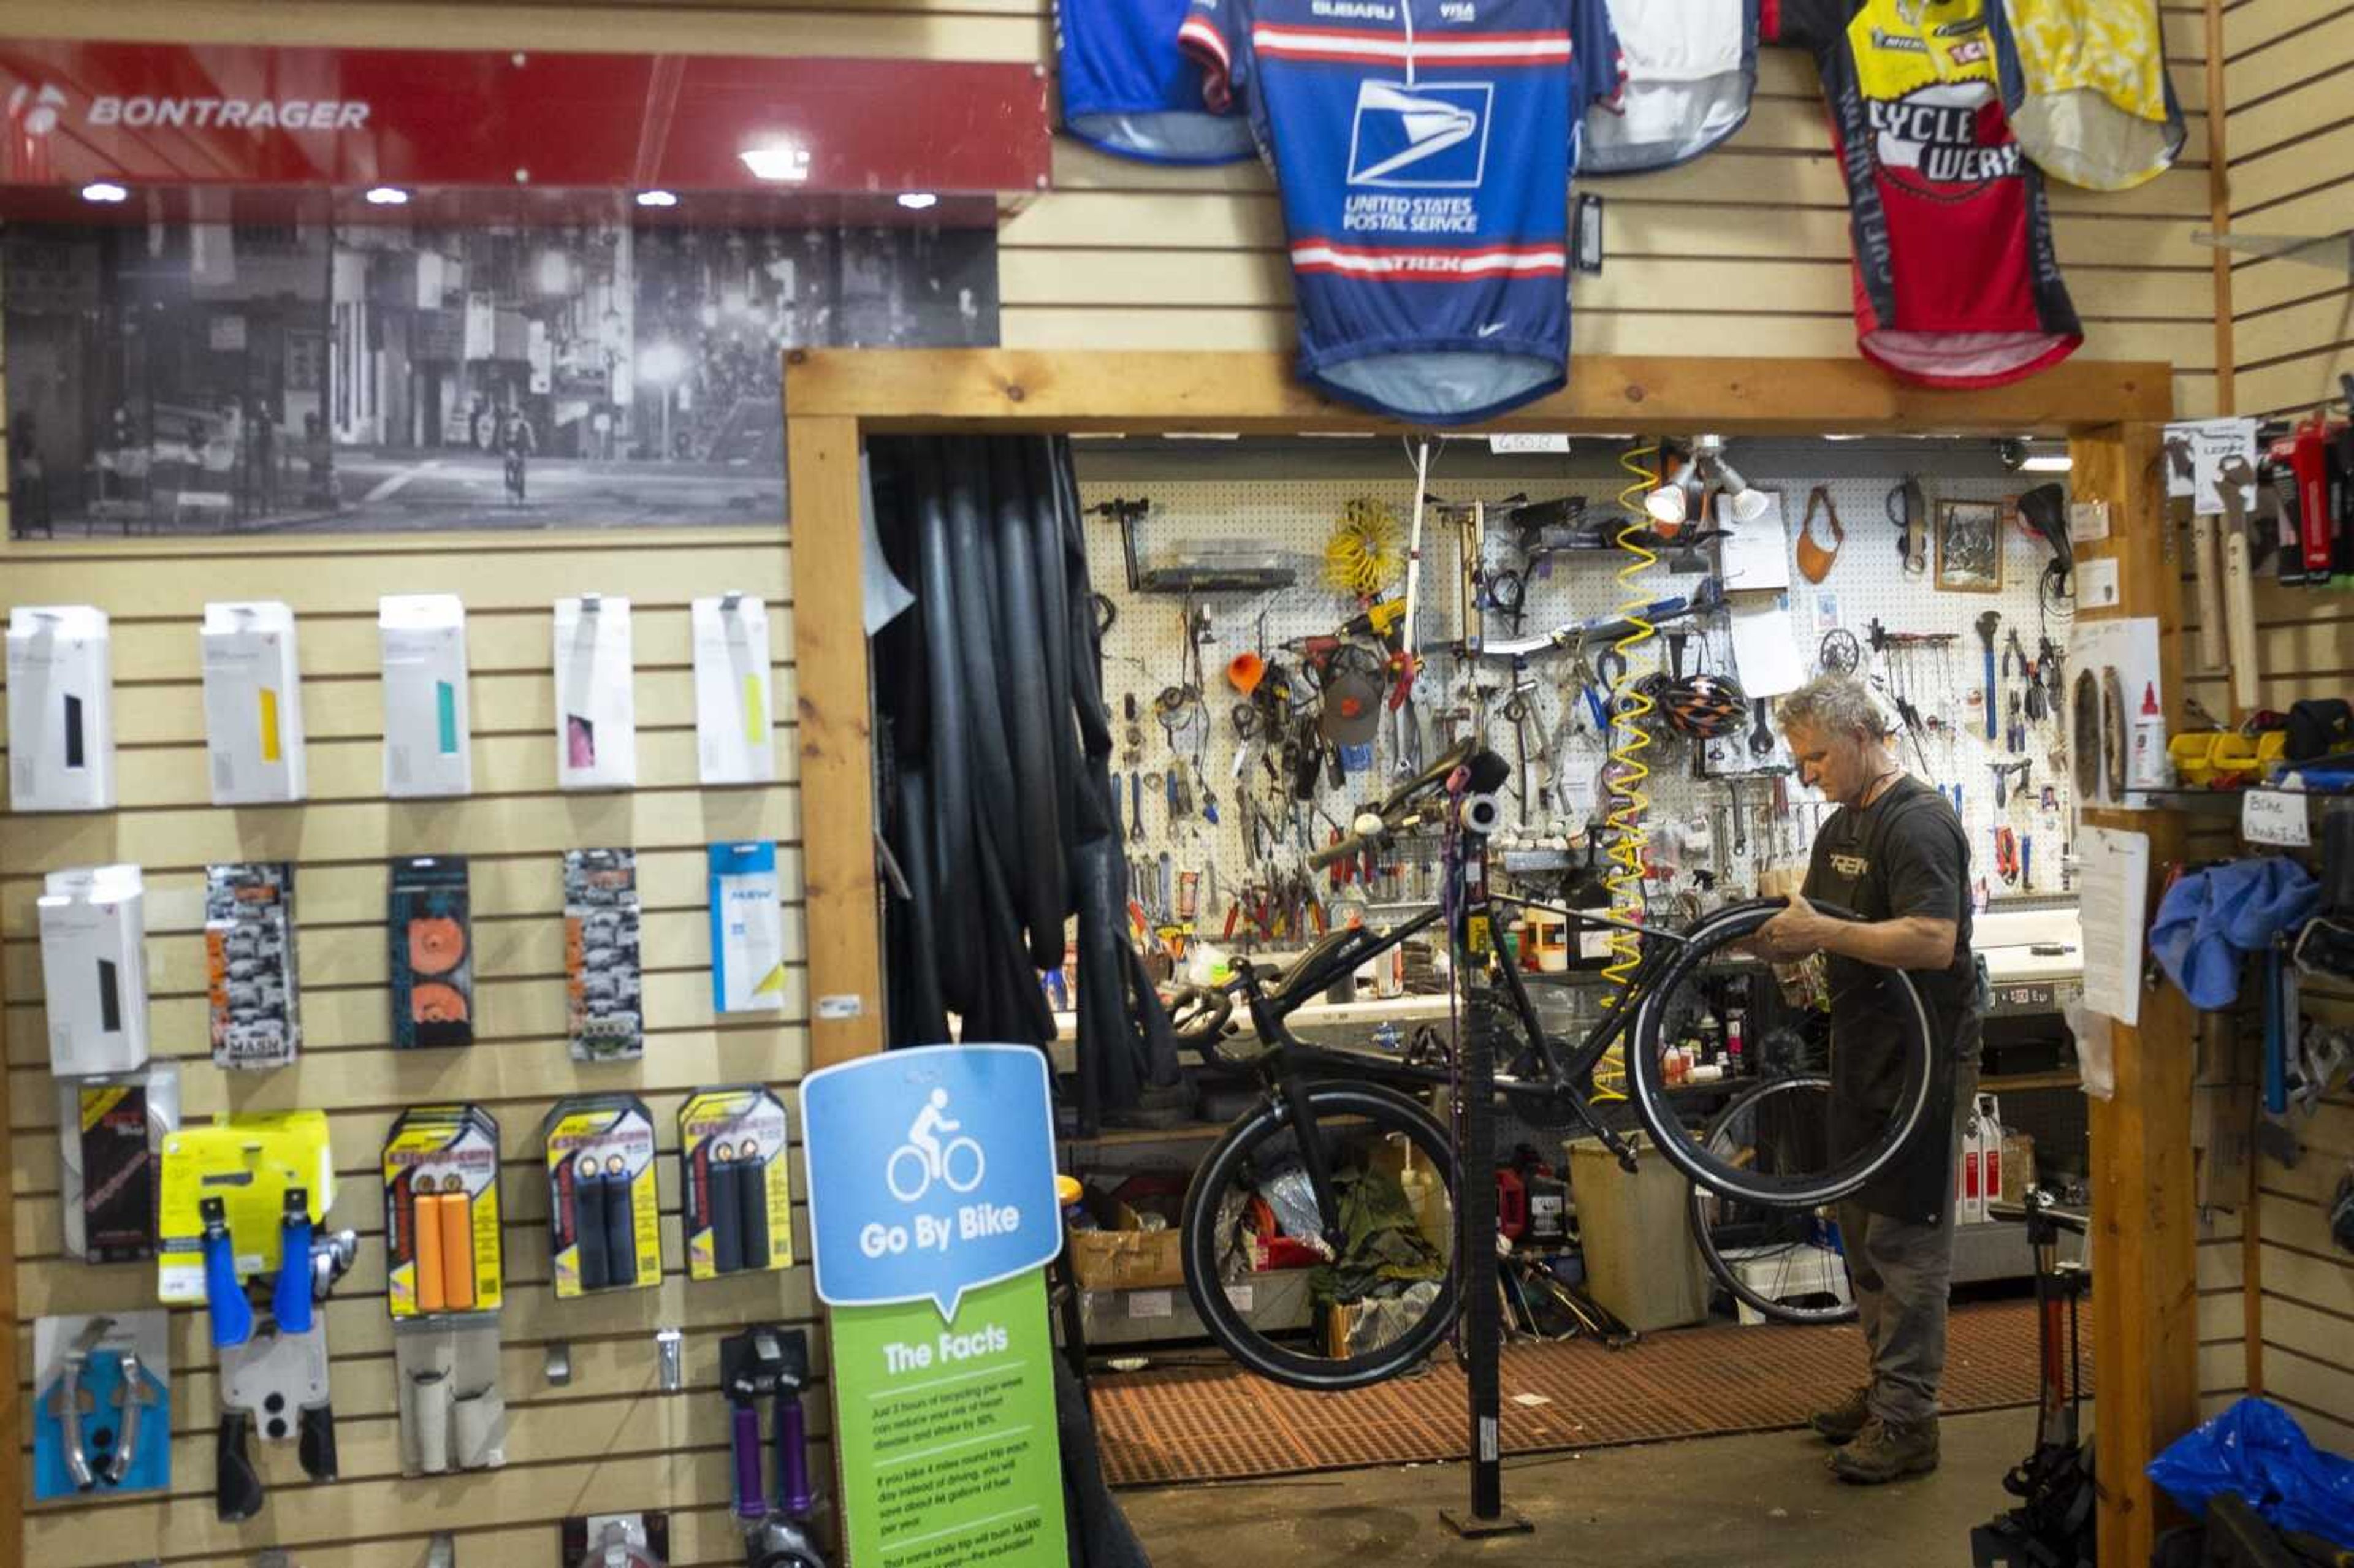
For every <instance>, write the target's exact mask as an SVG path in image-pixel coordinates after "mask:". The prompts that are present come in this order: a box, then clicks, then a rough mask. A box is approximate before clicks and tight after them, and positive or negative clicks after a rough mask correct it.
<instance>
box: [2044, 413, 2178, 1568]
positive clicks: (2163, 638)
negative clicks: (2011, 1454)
mask: <svg viewBox="0 0 2354 1568" xmlns="http://www.w3.org/2000/svg"><path fill="white" fill-rule="evenodd" d="M2071 450H2072V455H2073V458H2074V470H2073V476H2072V482H2071V488H2072V489H2073V492H2074V495H2075V498H2076V499H2078V500H2080V501H2082V500H2105V501H2107V502H2108V503H2109V504H2110V508H2111V520H2110V536H2109V538H2108V539H2106V540H2105V541H2102V542H2101V543H2099V544H2097V545H2091V546H2082V547H2081V548H2082V549H2083V551H2084V554H2085V555H2087V556H2114V557H2115V558H2116V560H2117V561H2118V587H2119V596H2120V602H2119V604H2118V607H2117V609H2115V610H2114V611H2107V612H2102V613H2103V614H2105V615H2115V616H2119V617H2136V618H2139V617H2148V618H2152V619H2155V620H2157V622H2158V650H2159V668H2160V681H2161V683H2162V686H2163V689H2164V693H2165V702H2166V707H2167V712H2168V725H2169V727H2171V726H2178V725H2179V723H2180V720H2181V712H2182V700H2183V690H2182V681H2181V661H2180V652H2179V650H2180V643H2181V636H2180V632H2181V624H2182V590H2181V562H2180V559H2179V556H2180V551H2179V549H2178V548H2177V547H2176V546H2175V539H2176V531H2175V530H2174V529H2173V528H2171V527H2170V526H2168V524H2167V522H2166V510H2165V497H2164V493H2163V491H2162V487H2161V484H2160V481H2159V474H2158V450H2159V431H2158V429H2157V428H2156V427H2154V426H2151V425H2146V424H2128V425H2124V426H2120V427H2117V428H2115V429H2106V430H2101V431H2095V432H2091V433H2088V434H2086V435H2084V436H2082V437H2079V438H2078V439H2077V440H2075V441H2073V443H2072V448H2071ZM2085 613H2086V615H2087V617H2088V618H2094V612H2090V611H2087V612H2085ZM2084 820H2085V821H2086V822H2088V823H2090V824H2092V825H2094V826H2099V827H2106V828H2117V829H2123V830H2127V831H2130V832H2140V833H2146V834H2147V835H2148V837H2149V841H2150V865H2151V871H2152V878H2151V880H2152V889H2151V893H2152V897H2153V899H2154V898H2155V896H2156V892H2157V887H2158V882H2159V877H2160V874H2162V871H2163V868H2164V867H2165V866H2166V865H2167V864H2168V863H2173V862H2179V861H2180V860H2181V859H2182V858H2183V855H2184V853H2185V852H2184V842H2185V823H2184V819H2183V816H2182V813H2181V812H2179V811H2118V810H2086V811H2085V813H2084ZM2191 1022H2192V1021H2191V1012H2190V1003H2189V1002H2188V1001H2186V1000H2185V999H2184V997H2183V995H2182V993H2181V991H2179V990H2177V989H2175V988H2174V987H2173V986H2170V985H2168V986H2160V987H2158V989H2156V990H2153V991H2144V992H2143V993H2142V998H2141V1009H2140V1022H2139V1023H2138V1024H2137V1026H2136V1027H2132V1028H2127V1027H2126V1026H2125V1025H2124V1024H2117V1025H2115V1026H2114V1027H2113V1029H2112V1031H2111V1035H2112V1041H2113V1044H2112V1051H2113V1054H2114V1058H2115V1075H2116V1086H2115V1092H2114V1093H2113V1094H2112V1095H2111V1097H2109V1098H2107V1099H2105V1100H2103V1099H2095V1100H2094V1101H2093V1102H2092V1104H2091V1121H2092V1156H2093V1226H2094V1244H2093V1249H2092V1251H2093V1323H2094V1329H2093V1342H2094V1344H2095V1345H2096V1346H2098V1347H2099V1351H2100V1361H2101V1388H2100V1397H2099V1398H2098V1399H2097V1400H2095V1401H2094V1416H2093V1425H2094V1464H2095V1467H2096V1478H2097V1480H2098V1482H2099V1487H2100V1525H2099V1531H2098V1535H2099V1539H2100V1563H2101V1568H2128V1565H2130V1568H2143V1565H2144V1564H2147V1563H2148V1562H2149V1560H2150V1549H2151V1545H2152V1542H2154V1540H2155V1539H2156V1536H2157V1534H2158V1529H2159V1526H2160V1516H2161V1512H2162V1499H2161V1497H2160V1495H2159V1494H2158V1491H2157V1489H2156V1488H2155V1487H2154V1486H2153V1485H2152V1484H2151V1482H2150V1479H2149V1476H2148V1472H2147V1466H2148V1464H2149V1461H2150V1458H2151V1457H2152V1456H2154V1455H2155V1454H2156V1453H2157V1452H2158V1450H2159V1449H2160V1448H2163V1447H2164V1446H2166V1445H2167V1444H2168V1443H2169V1442H2172V1441H2173V1440H2174V1439H2175V1438H2176V1437H2178V1436H2181V1435H2182V1434H2183V1433H2184V1432H2187V1431H2189V1430H2190V1427H2191V1426H2192V1425H2195V1424H2196V1423H2197V1421H2198V1419H2199V1288H2198V1285H2199V1282H2198V1258H2197V1238H2196V1225H2197V1218H2196V1208H2195V1202H2194V1191H2195V1189H2194V1186H2193V1180H2192V1170H2191V1157H2190V1102H2191V1093H2190V1081H2191V1062H2192V1059H2193V1057H2194V1056H2195V1054H2196V1053H2195V1051H2194V1050H2193V1048H2192V1030H2191Z"/></svg>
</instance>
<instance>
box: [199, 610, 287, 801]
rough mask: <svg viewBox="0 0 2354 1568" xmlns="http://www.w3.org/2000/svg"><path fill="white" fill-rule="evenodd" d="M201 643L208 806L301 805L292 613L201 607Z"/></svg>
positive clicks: (285, 611)
mask: <svg viewBox="0 0 2354 1568" xmlns="http://www.w3.org/2000/svg"><path fill="white" fill-rule="evenodd" d="M199 639H200V641H202V643H203V646H204V672H205V746H206V749H207V751H208V752H209V753H210V756H211V759H212V789H213V804H214V805H216V806H245V805H257V804H262V803H265V802H269V801H276V800H301V799H302V797H303V794H304V792H305V788H306V784H307V777H306V768H305V765H304V754H303V745H302V667H301V662H300V658H299V656H298V654H297V652H296V649H295V639H294V612H293V611H292V609H288V608H287V607H286V606H285V605H283V604H280V603H278V602H276V601H275V600H270V601H263V602H257V603H249V604H242V603H241V604H207V606H205V623H204V630H202V631H201V632H200V633H199Z"/></svg>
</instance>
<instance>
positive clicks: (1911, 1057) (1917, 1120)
mask: <svg viewBox="0 0 2354 1568" xmlns="http://www.w3.org/2000/svg"><path fill="white" fill-rule="evenodd" d="M1783 907H1784V906H1783V903H1782V901H1781V900H1780V899H1770V900H1757V901H1754V902H1751V903H1747V904H1736V905H1734V906H1731V907H1730V908H1725V909H1720V910H1718V911H1717V912H1716V913H1715V914H1713V915H1711V916H1707V917H1706V918H1705V919H1702V921H1701V922H1700V923H1699V924H1697V925H1695V926H1693V927H1691V929H1690V930H1688V931H1686V932H1685V933H1684V936H1685V938H1686V941H1685V945H1684V946H1683V947H1681V948H1679V949H1678V950H1677V952H1676V954H1675V956H1674V957H1673V958H1672V959H1670V960H1669V961H1668V963H1667V965H1666V967H1665V968H1664V969H1661V971H1660V972H1659V977H1658V978H1657V979H1656V980H1652V981H1651V982H1649V983H1648V984H1647V985H1646V986H1645V987H1644V989H1643V997H1642V1000H1641V1001H1640V1003H1639V1004H1638V1008H1637V1011H1636V1014H1635V1026H1634V1032H1633V1036H1632V1039H1631V1040H1630V1042H1629V1044H1628V1064H1627V1065H1628V1075H1629V1077H1630V1078H1631V1079H1632V1083H1633V1087H1634V1091H1635V1095H1634V1097H1635V1108H1636V1109H1637V1110H1638V1111H1639V1112H1640V1113H1641V1115H1642V1118H1643V1125H1644V1126H1645V1127H1646V1128H1649V1130H1650V1134H1651V1138H1652V1139H1653V1141H1654V1142H1655V1143H1656V1144H1657V1146H1658V1148H1659V1152H1660V1153H1661V1154H1662V1155H1664V1156H1665V1157H1666V1158H1667V1160H1668V1163H1670V1165H1673V1166H1674V1167H1675V1168H1676V1169H1677V1170H1679V1171H1682V1172H1683V1173H1684V1174H1685V1175H1687V1176H1689V1177H1691V1179H1692V1180H1693V1181H1698V1182H1700V1183H1702V1185H1704V1186H1706V1187H1709V1188H1711V1189H1712V1190H1713V1191H1715V1192H1723V1193H1725V1194H1727V1195H1729V1196H1732V1197H1734V1198H1739V1199H1742V1200H1744V1202H1752V1203H1756V1204H1760V1205H1763V1206H1765V1207H1768V1208H1786V1209H1787V1208H1797V1209H1805V1208H1812V1207H1814V1206H1815V1205H1817V1204H1819V1203H1829V1202H1837V1201H1838V1200H1840V1199H1841V1198H1844V1197H1847V1196H1849V1195H1850V1194H1851V1193H1853V1192H1856V1191H1857V1190H1858V1189H1859V1188H1861V1187H1862V1186H1863V1184H1864V1183H1865V1182H1867V1181H1871V1180H1872V1178H1873V1177H1875V1176H1877V1175H1879V1174H1880V1173H1881V1172H1882V1171H1885V1170H1887V1169H1888V1167H1889V1166H1890V1164H1891V1163H1893V1161H1894V1160H1895V1159H1896V1158H1897V1156H1898V1155H1900V1154H1902V1153H1903V1151H1904V1149H1905V1145H1906V1143H1907V1142H1908V1141H1909V1140H1910V1139H1911V1138H1912V1137H1913V1134H1914V1131H1915V1130H1916V1129H1918V1128H1920V1126H1921V1122H1922V1118H1923V1115H1924V1113H1925V1111H1926V1110H1927V1108H1928V1105H1929V1091H1930V1087H1931V1084H1930V1072H1929V1065H1930V1059H1931V1053H1932V1050H1933V1046H1932V1044H1931V1042H1930V1039H1929V1010H1928V1008H1927V1006H1926V1005H1925V1003H1924V1002H1923V1001H1922V1000H1921V993H1920V991H1918V990H1916V989H1915V988H1914V984H1913V981H1912V980H1911V979H1910V977H1908V976H1907V975H1905V974H1904V973H1903V971H1902V970H1901V969H1890V970H1887V971H1885V972H1884V980H1883V982H1882V983H1883V984H1885V985H1886V986H1888V987H1889V989H1890V993H1891V995H1892V996H1893V998H1894V999H1895V1001H1896V1005H1897V1011H1898V1012H1899V1013H1900V1014H1901V1016H1902V1018H1903V1027H1902V1028H1901V1029H1900V1030H1899V1034H1900V1036H1901V1037H1900V1038H1899V1039H1898V1041H1897V1042H1896V1049H1897V1050H1898V1051H1899V1053H1901V1054H1902V1058H1903V1077H1902V1079H1901V1082H1900V1084H1899V1086H1898V1089H1897V1093H1896V1096H1895V1098H1894V1101H1893V1105H1892V1107H1891V1109H1890V1110H1889V1113H1888V1115H1887V1117H1886V1118H1884V1119H1883V1120H1882V1123H1881V1124H1880V1125H1879V1126H1878V1127H1877V1128H1874V1129H1873V1132H1872V1137H1871V1138H1869V1139H1865V1140H1863V1141H1862V1143H1861V1145H1860V1146H1859V1147H1857V1148H1855V1149H1852V1150H1846V1151H1845V1152H1843V1153H1840V1154H1836V1155H1834V1154H1833V1153H1832V1151H1831V1150H1829V1147H1828V1146H1826V1147H1825V1148H1824V1149H1823V1150H1821V1151H1820V1158H1819V1160H1816V1161H1815V1162H1814V1163H1813V1168H1812V1169H1807V1170H1791V1169H1777V1170H1774V1171H1753V1170H1748V1169H1744V1167H1742V1166H1741V1165H1739V1164H1737V1163H1735V1162H1734V1160H1731V1159H1726V1158H1720V1157H1718V1156H1716V1155H1714V1154H1712V1153H1711V1152H1710V1150H1708V1149H1707V1147H1706V1146H1705V1145H1704V1144H1702V1143H1700V1142H1697V1141H1695V1140H1694V1139H1692V1138H1691V1135H1690V1134H1689V1133H1688V1132H1687V1131H1686V1130H1685V1128H1684V1124H1683V1117H1682V1108H1681V1104H1680V1103H1679V1096H1680V1091H1679V1090H1677V1089H1674V1088H1671V1087H1670V1086H1669V1084H1668V1082H1667V1072H1666V1068H1665V1065H1664V1056H1663V1053H1664V1052H1665V1050H1666V1049H1667V1048H1668V1047H1669V1046H1670V1044H1673V1043H1674V1042H1676V1041H1677V1040H1680V1039H1681V1038H1683V1037H1684V1034H1685V1033H1686V1028H1685V1024H1686V1021H1687V1020H1688V1019H1691V1018H1692V1017H1694V1016H1696V1014H1697V1013H1698V1012H1701V1011H1703V1010H1705V1009H1707V1008H1708V1006H1709V1005H1710V1000H1709V995H1708V991H1709V987H1710V984H1711V982H1712V980H1714V979H1717V978H1721V977H1723V975H1725V974H1726V973H1728V972H1740V973H1746V974H1750V975H1755V973H1757V968H1756V965H1755V961H1754V960H1746V959H1744V960H1743V962H1742V965H1741V968H1740V969H1739V970H1738V971H1728V969H1727V967H1726V966H1727V964H1728V962H1729V960H1730V959H1732V958H1733V957H1734V955H1733V954H1732V953H1731V951H1730V949H1731V948H1733V946H1734V944H1735V943H1738V942H1741V941H1744V940H1745V939H1746V938H1749V937H1751V936H1753V935H1754V934H1755V932H1756V931H1757V929H1758V927H1761V926H1763V925H1765V922H1766V921H1768V920H1770V919H1772V918H1773V917H1774V916H1776V915H1778V914H1780V913H1781V912H1782V909H1783ZM1815 907H1816V908H1817V909H1818V910H1819V911H1820V912H1822V913H1823V914H1826V915H1829V916H1834V917H1836V918H1839V919H1844V920H1852V919H1854V918H1856V916H1854V915H1852V914H1850V912H1848V911H1847V910H1844V909H1838V908H1834V907H1832V906H1829V905H1825V904H1818V905H1816V906H1815Z"/></svg>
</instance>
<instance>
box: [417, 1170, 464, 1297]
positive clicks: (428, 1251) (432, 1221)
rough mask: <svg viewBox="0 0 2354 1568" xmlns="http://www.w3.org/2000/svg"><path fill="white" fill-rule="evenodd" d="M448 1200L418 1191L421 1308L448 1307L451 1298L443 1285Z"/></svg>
mask: <svg viewBox="0 0 2354 1568" xmlns="http://www.w3.org/2000/svg"><path fill="white" fill-rule="evenodd" d="M445 1201H446V1200H444V1199H443V1198H442V1197H441V1195H440V1193H438V1192H419V1193H418V1194H417V1236H416V1239H417V1309H418V1310H419V1312H440V1311H443V1310H446V1303H447V1302H448V1300H449V1296H448V1293H447V1291H446V1290H445V1288H444V1287H443V1267H442V1257H441V1205H442V1204H443V1202H445ZM461 1202H462V1200H461Z"/></svg>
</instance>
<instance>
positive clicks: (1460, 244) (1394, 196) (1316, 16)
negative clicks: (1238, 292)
mask: <svg viewBox="0 0 2354 1568" xmlns="http://www.w3.org/2000/svg"><path fill="white" fill-rule="evenodd" d="M1179 37H1180V39H1181V40H1182V43H1183V44H1184V46H1185V48H1186V50H1187V51H1188V52H1189V53H1191V54H1192V55H1193V56H1194V58H1197V59H1199V60H1200V61H1201V62H1202V65H1203V69H1204V76H1205V85H1206V88H1207V90H1208V93H1209V98H1210V101H1211V102H1212V103H1213V104H1215V103H1217V102H1219V101H1221V100H1222V99H1225V98H1228V97H1231V96H1234V95H1235V94H1237V93H1239V94H1240V95H1241V96H1242V97H1243V98H1244V99H1245V100H1246V101H1247V103H1248V105H1249V109H1250V116H1251V129H1252V132H1253V133H1254V134H1255V135H1256V136H1257V139H1258V143H1259V151H1260V154H1262V155H1263V156H1264V157H1265V158H1266V159H1267V163H1268V164H1269V166H1270V167H1272V168H1273V169H1274V171H1275V175H1276V183H1277V185H1278V186H1279V187H1280V188H1281V192H1282V198H1283V217H1284V225H1285V228H1286V230H1287V234H1288V240H1289V243H1290V247H1291V270H1292V279H1293V284H1294V293H1295V296H1296V300H1297V304H1298V308H1299V370H1300V374H1301V375H1302V376H1305V377H1306V378H1307V379H1308V380H1309V381H1310V383H1312V384H1313V385H1315V386H1317V387H1320V388H1322V389H1324V390H1325V391H1328V392H1330V393H1331V394H1332V395H1333V396H1335V397H1341V398H1345V399H1347V400H1349V401H1351V402H1354V403H1358V404H1362V405H1363V406H1365V407H1367V408H1375V409H1378V410H1380V411H1382V412H1384V413H1387V414H1394V415H1396V416H1398V417H1399V418H1405V419H1411V420H1415V421H1417V422H1423V423H1431V424H1442V423H1450V422H1459V421H1464V420H1473V419H1479V418H1486V417H1488V416H1490V415H1493V414H1496V413H1500V412H1501V411H1503V410H1504V409H1507V408H1514V407H1517V406H1518V405H1520V404H1522V403H1525V402H1528V401H1529V400H1531V399H1532V398H1535V397H1542V396H1543V395H1544V394H1546V393H1548V392H1552V391H1553V390H1555V389H1557V388H1558V387H1561V385H1562V384H1563V382H1564V379H1565V371H1566V366H1567V362H1568V358H1569V281H1568V271H1569V258H1568V248H1567V238H1568V237H1567V228H1568V205H1569V197H1568V192H1569V176H1570V172H1571V169H1572V167H1573V166H1574V165H1575V160H1576V136H1577V126H1578V124H1579V122H1580V121H1581V120H1582V118H1583V115H1584V111H1585V106H1586V104H1587V103H1588V102H1590V101H1593V100H1594V99H1596V98H1603V97H1607V96H1609V95H1610V94H1611V93H1612V92H1613V91H1615V90H1616V89H1617V79H1618V69H1617V54H1618V51H1617V44H1616V42H1615V41H1614V40H1613V39H1612V38H1611V37H1610V31H1609V18H1608V14H1607V12H1606V10H1605V8H1604V0H1193V10H1192V13H1191V14H1190V15H1189V16H1187V17H1186V18H1185V22H1184V26H1182V29H1181V30H1180V33H1179Z"/></svg>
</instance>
